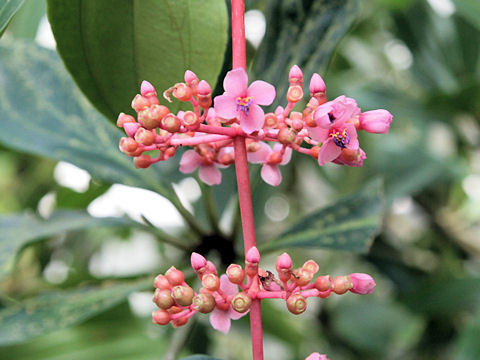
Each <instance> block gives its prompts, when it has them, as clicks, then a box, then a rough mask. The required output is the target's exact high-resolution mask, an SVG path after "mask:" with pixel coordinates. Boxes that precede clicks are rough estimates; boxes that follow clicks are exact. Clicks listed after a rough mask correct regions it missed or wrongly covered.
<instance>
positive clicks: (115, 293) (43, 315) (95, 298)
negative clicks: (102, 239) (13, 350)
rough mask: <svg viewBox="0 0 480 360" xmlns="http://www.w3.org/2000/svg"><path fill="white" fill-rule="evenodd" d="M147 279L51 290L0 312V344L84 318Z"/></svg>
mask: <svg viewBox="0 0 480 360" xmlns="http://www.w3.org/2000/svg"><path fill="white" fill-rule="evenodd" d="M149 287H151V280H150V279H148V280H142V281H138V282H134V283H126V284H119V285H108V286H102V287H83V288H78V289H75V290H68V291H53V292H49V293H45V294H43V295H39V296H37V297H34V298H31V299H28V300H26V301H24V302H22V303H20V304H18V305H14V306H11V307H8V308H4V309H2V310H1V311H0V345H7V344H15V343H20V342H24V341H26V340H28V339H30V338H32V337H35V336H38V335H44V334H47V333H49V332H52V331H56V330H60V329H62V328H66V327H68V326H72V325H75V324H78V323H81V322H82V321H85V320H87V319H89V318H91V317H93V316H94V315H96V314H99V313H101V312H103V311H105V310H107V309H109V308H111V307H113V306H115V305H117V304H119V303H121V302H122V301H124V300H125V299H126V297H127V296H128V295H129V294H130V293H132V292H134V291H142V290H145V289H148V288H149Z"/></svg>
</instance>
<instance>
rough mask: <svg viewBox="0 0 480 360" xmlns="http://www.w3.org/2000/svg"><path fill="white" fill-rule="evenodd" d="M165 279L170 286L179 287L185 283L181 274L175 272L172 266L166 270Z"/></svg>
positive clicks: (177, 271)
mask: <svg viewBox="0 0 480 360" xmlns="http://www.w3.org/2000/svg"><path fill="white" fill-rule="evenodd" d="M165 277H166V278H167V280H168V282H169V283H170V285H172V286H175V285H180V284H182V283H183V282H184V281H185V276H184V275H183V272H181V271H180V270H177V269H176V268H175V267H173V266H172V267H171V268H170V269H168V270H167V272H166V273H165Z"/></svg>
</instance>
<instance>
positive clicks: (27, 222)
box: [0, 211, 135, 278]
mask: <svg viewBox="0 0 480 360" xmlns="http://www.w3.org/2000/svg"><path fill="white" fill-rule="evenodd" d="M132 224H135V222H133V221H132V220H128V219H126V218H94V217H91V216H90V215H88V214H87V213H85V212H81V211H59V212H56V213H54V214H53V215H52V216H51V217H50V218H49V219H47V220H44V219H41V218H39V217H37V216H34V215H32V214H29V213H25V214H15V215H3V216H0V229H2V231H1V232H0V278H1V277H2V276H5V275H6V274H7V273H8V272H9V271H10V270H11V267H12V265H13V261H14V260H15V256H16V254H17V252H18V251H19V250H20V249H21V248H22V247H24V246H25V245H26V244H28V243H30V242H32V241H34V240H39V239H42V238H45V237H47V236H53V235H58V234H62V233H64V232H66V231H72V230H80V229H87V228H93V227H99V226H109V227H111V226H123V227H125V226H129V225H132Z"/></svg>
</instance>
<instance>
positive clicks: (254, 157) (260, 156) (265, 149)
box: [247, 141, 272, 164]
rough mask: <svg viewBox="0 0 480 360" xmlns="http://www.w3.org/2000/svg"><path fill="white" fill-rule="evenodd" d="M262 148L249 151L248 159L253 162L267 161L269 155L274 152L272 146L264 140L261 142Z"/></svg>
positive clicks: (261, 162)
mask: <svg viewBox="0 0 480 360" xmlns="http://www.w3.org/2000/svg"><path fill="white" fill-rule="evenodd" d="M259 145H260V148H259V149H258V150H257V151H253V152H248V153H247V158H248V161H249V162H251V163H252V164H263V163H264V162H266V161H267V158H268V155H270V154H271V153H272V148H271V147H270V146H268V144H266V143H264V142H263V141H260V142H259Z"/></svg>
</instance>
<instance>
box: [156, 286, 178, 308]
mask: <svg viewBox="0 0 480 360" xmlns="http://www.w3.org/2000/svg"><path fill="white" fill-rule="evenodd" d="M153 302H154V303H155V304H157V306H158V307H159V308H160V309H164V310H167V309H170V308H171V307H172V306H173V305H174V304H175V301H174V300H173V298H172V293H171V291H170V290H160V289H156V290H155V293H154V294H153Z"/></svg>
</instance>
